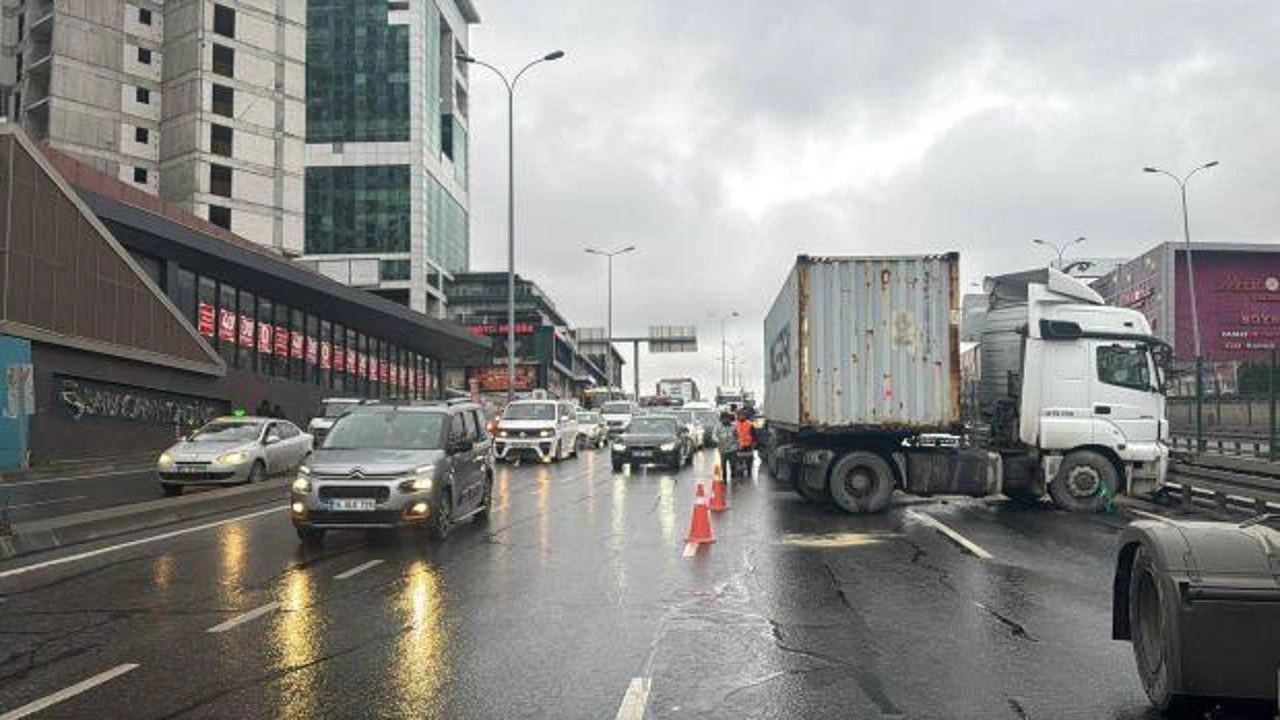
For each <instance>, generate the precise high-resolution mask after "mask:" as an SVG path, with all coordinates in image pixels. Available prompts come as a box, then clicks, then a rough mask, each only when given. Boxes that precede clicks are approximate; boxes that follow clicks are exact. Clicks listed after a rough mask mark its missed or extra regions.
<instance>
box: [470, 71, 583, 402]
mask: <svg viewBox="0 0 1280 720" xmlns="http://www.w3.org/2000/svg"><path fill="white" fill-rule="evenodd" d="M562 57H564V51H563V50H556V51H555V52H550V53H547V54H546V55H543V56H542V57H540V58H538V59H537V60H534V61H533V62H530V63H529V64H527V65H525V66H524V67H522V68H520V71H519V72H517V73H516V74H515V77H513V78H512V79H511V80H510V81H508V80H507V76H506V75H505V74H503V72H502V71H501V70H499V69H498V68H496V67H494V66H493V65H490V64H489V63H487V62H484V61H483V60H477V59H476V58H474V57H472V56H470V55H466V54H459V55H457V56H456V58H457V60H458V62H463V63H467V64H470V65H479V66H480V67H483V68H488V69H489V70H492V71H493V74H494V75H497V76H498V79H499V80H501V81H502V84H503V85H504V86H506V88H507V402H508V403H510V402H511V401H512V400H514V399H515V392H516V129H515V96H516V83H518V82H520V76H521V75H524V74H525V71H527V70H528V69H529V68H531V67H533V66H534V65H538V64H539V63H544V62H551V61H552V60H559V59H560V58H562Z"/></svg>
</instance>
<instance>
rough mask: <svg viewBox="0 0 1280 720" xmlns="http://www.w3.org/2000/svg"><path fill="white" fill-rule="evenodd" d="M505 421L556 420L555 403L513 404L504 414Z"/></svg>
mask: <svg viewBox="0 0 1280 720" xmlns="http://www.w3.org/2000/svg"><path fill="white" fill-rule="evenodd" d="M502 419H503V420H555V419H556V406H555V403H511V404H510V405H508V406H507V411H506V412H504V413H502Z"/></svg>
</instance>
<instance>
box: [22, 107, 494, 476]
mask: <svg viewBox="0 0 1280 720" xmlns="http://www.w3.org/2000/svg"><path fill="white" fill-rule="evenodd" d="M489 348H490V343H489V342H487V341H486V340H484V339H482V338H477V337H476V336H474V335H472V334H471V333H469V332H468V331H467V330H466V329H465V328H462V327H460V326H458V325H456V324H454V323H450V322H447V321H443V320H438V319H435V318H431V317H428V316H426V315H424V314H421V313H417V312H414V311H412V310H410V309H409V308H407V307H405V306H404V305H401V304H399V303H396V302H393V301H391V300H387V299H384V298H381V297H378V296H376V295H373V294H371V293H367V292H364V291H362V290H358V289H355V288H351V287H347V286H346V285H344V284H341V283H339V282H336V281H334V280H331V279H329V278H326V277H324V276H323V275H320V274H318V273H316V272H314V271H311V270H309V269H308V268H306V267H304V266H302V265H300V264H298V263H295V262H293V261H291V260H289V259H287V258H286V257H285V256H284V255H283V254H281V253H279V252H277V251H274V250H272V249H270V248H267V247H263V246H261V245H258V244H255V243H253V242H250V241H248V240H245V239H243V238H239V237H238V236H236V235H233V234H232V233H230V232H228V231H227V230H225V229H223V228H220V227H217V226H215V225H213V224H211V223H209V222H208V221H206V220H203V219H201V218H198V217H196V216H194V215H191V214H189V213H187V212H185V211H183V210H182V209H180V208H178V207H177V206H176V205H172V204H169V203H166V202H165V201H162V200H160V199H158V198H156V197H155V196H154V195H150V194H148V193H146V192H144V191H142V190H139V189H138V188H135V187H132V186H131V185H130V184H128V183H126V182H122V181H120V180H119V179H117V178H115V177H113V176H111V175H108V174H106V173H103V172H101V171H99V170H96V169H94V168H91V167H89V166H87V165H85V164H82V163H80V162H79V161H77V160H74V159H72V158H71V157H70V156H67V155H64V154H61V153H59V152H57V151H54V150H50V149H48V148H47V147H43V146H38V145H37V144H36V143H34V142H33V141H32V140H31V139H30V138H28V137H27V136H26V135H25V134H24V133H23V131H22V130H20V129H18V128H16V127H5V126H3V125H0V469H3V468H6V467H13V466H16V465H20V464H21V463H22V462H24V461H29V462H31V463H33V464H40V463H42V462H47V461H48V460H50V459H52V458H55V457H56V458H58V459H63V460H65V459H76V458H91V457H105V456H109V455H115V454H127V453H132V452H143V451H147V450H151V449H157V450H158V449H159V448H162V447H163V446H164V445H165V444H167V443H168V442H170V441H171V439H172V438H173V437H174V436H175V435H176V434H177V433H179V432H183V431H185V430H187V429H190V428H191V427H192V426H194V425H196V424H198V423H200V422H202V421H204V420H206V419H207V418H209V417H211V416H214V415H218V414H221V413H226V412H230V411H234V410H236V409H245V410H248V411H250V412H252V411H253V410H254V409H255V408H258V407H260V406H262V405H263V404H265V405H267V406H270V407H273V408H274V407H276V406H279V409H280V411H281V412H282V414H283V415H284V416H286V417H288V418H290V419H292V420H294V421H296V422H299V423H303V422H305V421H306V420H307V419H308V418H309V416H310V414H311V413H312V412H313V411H314V410H315V408H316V407H317V405H318V403H319V401H320V400H321V399H322V398H324V397H327V396H333V395H357V396H363V397H382V398H403V399H417V398H429V397H437V396H440V395H441V394H442V393H443V384H442V381H441V378H442V375H443V369H444V366H445V365H446V364H448V365H458V364H465V363H468V362H473V358H477V357H483V358H486V359H487V358H488V357H489V353H490V349H489Z"/></svg>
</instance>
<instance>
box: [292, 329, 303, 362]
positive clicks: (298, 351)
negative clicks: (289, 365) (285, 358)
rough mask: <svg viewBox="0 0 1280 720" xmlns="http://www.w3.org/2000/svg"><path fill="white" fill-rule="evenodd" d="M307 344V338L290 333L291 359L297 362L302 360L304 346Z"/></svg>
mask: <svg viewBox="0 0 1280 720" xmlns="http://www.w3.org/2000/svg"><path fill="white" fill-rule="evenodd" d="M304 343H306V338H305V336H304V335H303V334H302V333H300V332H291V333H289V357H291V358H294V359H295V360H301V359H302V346H303V344H304Z"/></svg>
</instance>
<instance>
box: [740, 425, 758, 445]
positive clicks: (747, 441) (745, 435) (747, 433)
mask: <svg viewBox="0 0 1280 720" xmlns="http://www.w3.org/2000/svg"><path fill="white" fill-rule="evenodd" d="M753 430H754V428H752V427H751V421H749V420H739V421H738V447H740V448H749V447H751V446H752V445H753V444H754V442H755V438H754V437H752V431H753Z"/></svg>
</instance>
